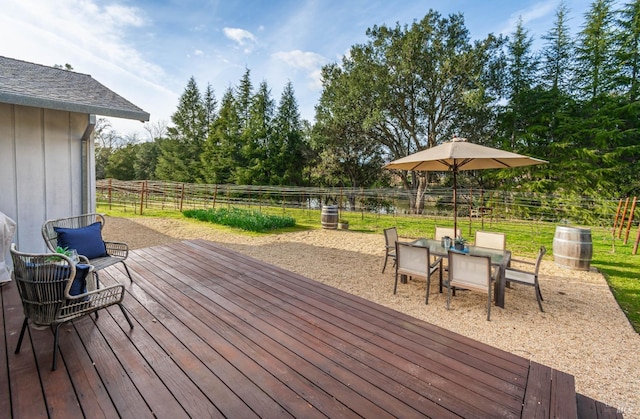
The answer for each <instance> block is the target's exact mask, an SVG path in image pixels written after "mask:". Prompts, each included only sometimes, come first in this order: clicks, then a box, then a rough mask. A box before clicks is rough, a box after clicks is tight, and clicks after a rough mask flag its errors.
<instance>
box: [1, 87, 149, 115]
mask: <svg viewBox="0 0 640 419" xmlns="http://www.w3.org/2000/svg"><path fill="white" fill-rule="evenodd" d="M0 102H4V103H10V104H14V105H23V106H33V107H36V108H46V109H56V110H60V111H68V112H77V113H86V114H96V115H101V116H111V117H114V118H124V119H133V120H138V121H141V122H145V121H149V117H150V115H149V113H148V112H144V111H140V112H138V111H134V110H130V109H115V108H109V107H104V106H95V105H87V104H80V103H71V102H63V101H58V100H51V99H43V98H36V97H30V96H24V95H16V94H12V93H6V92H4V93H3V92H0Z"/></svg>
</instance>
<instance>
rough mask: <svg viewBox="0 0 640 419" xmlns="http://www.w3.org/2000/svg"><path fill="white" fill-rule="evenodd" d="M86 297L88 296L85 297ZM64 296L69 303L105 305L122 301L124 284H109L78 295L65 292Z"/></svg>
mask: <svg viewBox="0 0 640 419" xmlns="http://www.w3.org/2000/svg"><path fill="white" fill-rule="evenodd" d="M87 297H89V298H88V299H87ZM65 298H66V299H67V301H68V304H70V305H74V304H78V303H83V304H87V303H90V304H88V305H90V307H92V308H101V307H107V306H110V305H112V304H117V303H120V302H122V299H123V298H124V285H122V284H116V285H110V286H108V287H103V288H99V289H96V290H92V291H88V292H85V293H84V294H78V295H69V294H67V293H65Z"/></svg>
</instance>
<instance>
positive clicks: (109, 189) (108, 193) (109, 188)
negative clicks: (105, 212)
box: [107, 179, 111, 209]
mask: <svg viewBox="0 0 640 419" xmlns="http://www.w3.org/2000/svg"><path fill="white" fill-rule="evenodd" d="M107 188H108V189H107V195H108V197H109V209H111V179H109V186H108V187H107Z"/></svg>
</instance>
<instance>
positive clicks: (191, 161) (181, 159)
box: [156, 77, 208, 182]
mask: <svg viewBox="0 0 640 419" xmlns="http://www.w3.org/2000/svg"><path fill="white" fill-rule="evenodd" d="M171 121H172V122H173V124H174V125H173V126H172V127H169V129H168V137H169V138H168V139H167V140H166V141H162V142H160V144H159V145H160V157H159V158H158V165H157V167H156V175H157V176H158V178H159V179H164V180H175V181H178V182H198V181H199V180H200V179H201V173H202V165H201V160H200V155H201V153H202V150H203V145H204V142H205V140H206V133H207V131H208V127H207V113H206V111H205V106H204V104H203V99H202V96H201V95H200V90H199V89H198V85H197V84H196V81H195V78H194V77H191V78H190V79H189V81H188V83H187V87H186V88H185V90H184V92H183V94H182V96H181V97H180V100H179V103H178V109H177V110H176V112H175V113H174V114H173V115H172V116H171Z"/></svg>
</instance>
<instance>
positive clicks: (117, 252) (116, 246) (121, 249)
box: [104, 242, 129, 259]
mask: <svg viewBox="0 0 640 419" xmlns="http://www.w3.org/2000/svg"><path fill="white" fill-rule="evenodd" d="M104 246H105V247H106V249H107V254H108V255H109V256H117V257H121V258H123V259H126V258H127V256H129V245H128V244H127V243H123V242H104Z"/></svg>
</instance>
